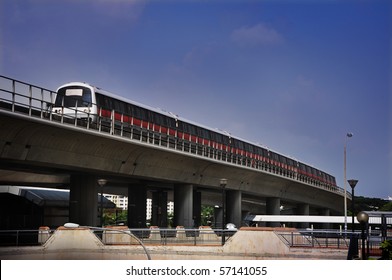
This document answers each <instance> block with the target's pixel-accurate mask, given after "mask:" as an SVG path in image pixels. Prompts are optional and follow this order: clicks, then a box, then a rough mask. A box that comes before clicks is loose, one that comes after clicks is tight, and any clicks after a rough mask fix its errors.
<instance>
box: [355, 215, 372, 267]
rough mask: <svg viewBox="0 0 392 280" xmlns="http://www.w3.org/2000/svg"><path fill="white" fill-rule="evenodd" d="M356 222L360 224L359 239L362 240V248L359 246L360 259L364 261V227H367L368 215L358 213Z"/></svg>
mask: <svg viewBox="0 0 392 280" xmlns="http://www.w3.org/2000/svg"><path fill="white" fill-rule="evenodd" d="M357 220H358V222H359V223H360V224H361V239H362V246H361V250H362V259H363V260H366V259H367V257H366V250H365V239H366V236H365V227H366V226H367V223H368V221H369V215H368V214H367V213H366V212H363V211H361V212H359V213H358V215H357Z"/></svg>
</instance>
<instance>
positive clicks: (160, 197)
mask: <svg viewBox="0 0 392 280" xmlns="http://www.w3.org/2000/svg"><path fill="white" fill-rule="evenodd" d="M151 225H152V226H158V227H160V228H164V227H167V192H163V191H157V192H153V193H152V216H151Z"/></svg>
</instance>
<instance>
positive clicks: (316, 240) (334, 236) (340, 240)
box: [275, 230, 351, 249]
mask: <svg viewBox="0 0 392 280" xmlns="http://www.w3.org/2000/svg"><path fill="white" fill-rule="evenodd" d="M275 233H276V234H277V235H278V237H279V238H280V239H281V240H282V241H283V242H284V243H285V244H286V245H287V246H290V247H319V248H338V249H342V248H343V249H346V248H348V247H349V243H350V234H351V232H350V233H346V234H344V233H342V231H334V230H303V231H302V230H300V231H288V232H287V231H276V232H275Z"/></svg>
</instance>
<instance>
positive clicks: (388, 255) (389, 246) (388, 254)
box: [380, 240, 392, 260]
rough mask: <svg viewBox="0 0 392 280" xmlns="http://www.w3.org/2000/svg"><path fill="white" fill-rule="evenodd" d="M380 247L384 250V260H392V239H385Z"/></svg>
mask: <svg viewBox="0 0 392 280" xmlns="http://www.w3.org/2000/svg"><path fill="white" fill-rule="evenodd" d="M380 249H381V250H382V257H381V258H382V259H383V260H392V240H385V241H383V242H382V243H381V246H380Z"/></svg>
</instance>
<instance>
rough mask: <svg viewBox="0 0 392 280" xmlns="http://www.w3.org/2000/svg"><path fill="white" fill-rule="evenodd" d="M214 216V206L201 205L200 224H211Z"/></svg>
mask: <svg viewBox="0 0 392 280" xmlns="http://www.w3.org/2000/svg"><path fill="white" fill-rule="evenodd" d="M213 218H214V207H212V206H208V205H202V206H201V225H202V226H211V224H212V220H213Z"/></svg>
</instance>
